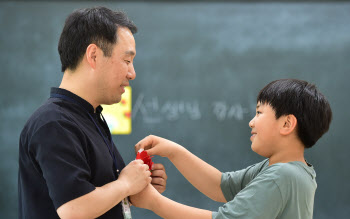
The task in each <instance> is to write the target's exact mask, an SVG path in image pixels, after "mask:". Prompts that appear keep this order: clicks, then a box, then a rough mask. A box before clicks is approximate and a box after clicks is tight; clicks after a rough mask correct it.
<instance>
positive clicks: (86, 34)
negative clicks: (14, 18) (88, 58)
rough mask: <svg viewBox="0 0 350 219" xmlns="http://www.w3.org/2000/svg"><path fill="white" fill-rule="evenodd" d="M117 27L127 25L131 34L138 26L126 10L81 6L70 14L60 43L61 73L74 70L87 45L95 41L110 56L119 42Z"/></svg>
mask: <svg viewBox="0 0 350 219" xmlns="http://www.w3.org/2000/svg"><path fill="white" fill-rule="evenodd" d="M118 27H127V28H129V30H130V31H131V33H132V34H135V33H136V32H137V27H136V26H135V25H134V23H133V22H132V21H131V20H129V18H128V17H127V16H126V14H125V13H124V12H121V11H112V10H110V9H108V8H105V7H95V8H87V9H79V10H76V11H74V12H73V13H72V14H70V15H69V16H68V17H67V19H66V22H65V25H64V28H63V31H62V33H61V36H60V40H59V43H58V53H59V55H60V59H61V63H62V68H61V69H62V72H64V71H65V70H66V69H71V70H75V69H76V67H77V66H78V64H79V62H80V60H81V58H82V57H83V56H84V54H85V52H86V48H87V47H88V46H89V44H91V43H95V44H96V45H97V46H98V47H99V48H101V49H102V51H103V54H104V55H105V56H107V57H109V56H111V55H112V49H113V46H114V44H115V43H116V42H117V29H118Z"/></svg>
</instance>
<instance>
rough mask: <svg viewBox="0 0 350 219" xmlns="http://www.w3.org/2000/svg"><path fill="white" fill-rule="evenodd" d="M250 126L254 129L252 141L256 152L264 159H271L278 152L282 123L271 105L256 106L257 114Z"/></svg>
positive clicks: (252, 146)
mask: <svg viewBox="0 0 350 219" xmlns="http://www.w3.org/2000/svg"><path fill="white" fill-rule="evenodd" d="M249 126H250V127H251V128H252V132H251V133H252V136H251V137H250V140H251V141H252V145H251V148H252V150H253V151H254V152H256V153H257V154H259V155H261V156H264V157H271V156H272V155H273V154H274V153H276V152H277V151H276V150H277V148H278V147H276V146H278V145H277V144H278V139H279V136H280V132H279V130H280V122H279V120H278V119H276V117H275V111H274V110H273V108H272V107H271V106H270V105H269V104H261V103H258V104H257V105H256V114H255V117H254V118H253V119H252V120H251V121H250V122H249Z"/></svg>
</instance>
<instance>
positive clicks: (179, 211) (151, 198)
mask: <svg viewBox="0 0 350 219" xmlns="http://www.w3.org/2000/svg"><path fill="white" fill-rule="evenodd" d="M130 200H131V202H132V204H133V205H134V206H136V207H140V208H145V209H148V210H151V211H153V212H154V213H156V214H157V215H159V216H160V217H162V218H167V219H182V218H191V219H211V218H212V212H211V211H208V210H204V209H199V208H194V207H190V206H187V205H183V204H180V203H178V202H175V201H173V200H171V199H168V198H166V197H164V196H162V195H161V194H159V193H158V192H157V191H156V190H155V189H154V188H153V187H152V186H150V185H148V186H147V187H146V188H145V189H144V190H143V191H142V192H140V193H138V194H136V195H133V196H130Z"/></svg>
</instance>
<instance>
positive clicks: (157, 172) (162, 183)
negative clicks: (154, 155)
mask: <svg viewBox="0 0 350 219" xmlns="http://www.w3.org/2000/svg"><path fill="white" fill-rule="evenodd" d="M151 177H152V182H151V184H152V186H153V187H154V188H155V189H156V190H157V191H158V192H159V193H163V192H164V191H165V189H166V180H167V179H168V176H167V175H166V172H165V168H164V166H163V164H160V163H157V164H156V163H155V164H153V166H152V175H151Z"/></svg>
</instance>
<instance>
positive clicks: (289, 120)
mask: <svg viewBox="0 0 350 219" xmlns="http://www.w3.org/2000/svg"><path fill="white" fill-rule="evenodd" d="M281 122H283V124H282V127H281V129H280V133H281V135H289V134H290V133H292V132H293V131H294V130H295V128H296V127H297V123H298V121H297V118H296V117H295V116H294V115H293V114H289V115H286V116H284V117H283V119H282V121H281Z"/></svg>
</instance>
